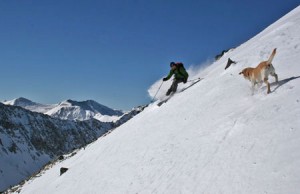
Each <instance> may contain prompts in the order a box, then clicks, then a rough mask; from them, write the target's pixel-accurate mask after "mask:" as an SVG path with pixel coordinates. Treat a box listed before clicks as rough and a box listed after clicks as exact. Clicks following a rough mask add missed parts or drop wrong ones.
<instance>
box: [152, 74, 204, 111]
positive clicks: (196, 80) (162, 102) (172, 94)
mask: <svg viewBox="0 0 300 194" xmlns="http://www.w3.org/2000/svg"><path fill="white" fill-rule="evenodd" d="M202 79H203V78H197V79H195V80H191V81H189V82H192V83H191V84H190V85H189V86H187V87H185V88H183V89H182V90H180V91H179V92H175V93H171V94H170V95H169V96H168V97H167V98H166V99H164V100H162V101H160V102H159V103H157V106H161V105H163V104H164V103H166V102H168V101H169V100H170V99H171V98H172V97H173V96H174V95H175V94H177V93H181V92H183V91H185V90H187V89H189V88H190V87H192V86H193V85H195V84H196V83H198V82H200V81H201V80H202Z"/></svg>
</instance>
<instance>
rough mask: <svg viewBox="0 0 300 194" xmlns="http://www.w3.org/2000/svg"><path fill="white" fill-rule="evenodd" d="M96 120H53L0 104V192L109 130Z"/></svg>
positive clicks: (109, 124)
mask: <svg viewBox="0 0 300 194" xmlns="http://www.w3.org/2000/svg"><path fill="white" fill-rule="evenodd" d="M114 127H115V124H113V123H101V122H99V121H97V120H89V121H78V122H74V121H70V120H60V119H55V118H52V117H50V116H46V115H44V114H41V113H34V112H31V111H28V110H26V109H23V108H21V107H17V106H7V105H3V104H1V103H0V144H1V149H0V156H1V160H0V180H1V181H0V191H2V190H4V189H7V187H8V186H9V185H14V184H16V183H18V182H20V181H21V180H23V179H25V178H26V177H29V176H31V175H32V174H33V173H34V172H36V171H38V170H39V169H40V168H41V167H42V166H43V165H45V164H46V163H48V162H50V161H52V160H53V159H55V158H56V157H58V156H59V155H61V154H65V153H68V152H70V151H72V150H74V149H76V148H80V147H83V146H85V145H87V144H88V143H90V142H92V141H95V140H96V139H97V138H98V137H100V136H101V135H103V134H105V133H106V132H108V131H109V130H111V129H113V128H114Z"/></svg>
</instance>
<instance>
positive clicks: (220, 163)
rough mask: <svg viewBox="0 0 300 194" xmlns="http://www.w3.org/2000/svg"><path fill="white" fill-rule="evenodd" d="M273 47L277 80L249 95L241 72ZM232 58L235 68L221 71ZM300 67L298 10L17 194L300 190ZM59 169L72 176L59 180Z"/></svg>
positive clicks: (288, 191) (265, 55)
mask: <svg viewBox="0 0 300 194" xmlns="http://www.w3.org/2000/svg"><path fill="white" fill-rule="evenodd" d="M275 47H276V48H277V49H278V53H277V55H276V56H275V58H274V61H273V65H274V66H275V69H276V72H277V73H278V75H279V83H278V84H272V85H271V91H272V93H271V94H269V95H267V94H266V88H265V86H263V87H262V88H259V89H257V91H256V92H255V94H254V95H251V90H250V83H249V82H248V81H247V80H244V78H243V77H242V76H240V75H238V73H239V72H240V71H241V70H242V69H243V68H245V67H247V66H256V65H257V64H258V63H259V62H260V61H262V60H266V59H267V58H268V57H269V55H270V53H271V51H272V49H273V48H275ZM228 57H230V58H231V59H233V60H236V61H238V63H237V64H236V65H233V66H231V67H230V68H229V69H227V70H226V71H224V67H225V65H226V62H227V59H228ZM299 61H300V7H297V8H296V9H295V10H293V11H292V12H291V13H289V14H288V15H286V16H284V17H283V18H282V19H280V20H279V21H278V22H276V23H274V24H273V25H271V26H270V27H268V28H267V29H266V30H265V31H263V32H262V33H260V34H258V35H257V36H256V37H254V38H253V39H251V40H249V41H248V42H246V43H245V44H243V45H241V46H240V47H238V48H236V49H234V50H232V51H230V52H228V53H226V54H225V56H223V57H222V58H221V59H220V60H219V61H218V62H215V63H213V64H212V65H211V66H209V67H208V68H206V69H205V70H204V71H201V72H200V73H199V74H198V75H197V76H200V77H204V79H203V80H202V81H201V82H199V83H198V84H196V85H195V86H193V87H191V88H189V89H188V90H186V91H184V92H182V93H178V94H176V95H174V97H173V98H172V99H170V100H169V101H168V102H167V103H166V104H164V105H162V106H161V107H158V106H156V104H155V103H154V104H151V105H150V106H149V107H148V108H146V109H145V110H144V111H143V112H142V113H140V114H139V115H137V116H136V117H135V118H134V119H132V120H130V121H129V122H127V123H125V124H124V125H122V126H121V127H119V128H118V129H116V130H114V131H113V132H112V133H111V134H110V135H108V136H106V137H104V138H100V139H99V140H98V141H96V142H95V143H93V144H91V145H90V146H88V147H87V148H86V149H85V150H82V151H80V152H79V153H78V154H77V155H75V156H74V157H73V158H70V159H68V160H65V161H63V162H61V163H59V164H57V165H55V166H54V167H53V168H52V169H50V170H48V171H46V172H45V173H44V174H43V175H42V176H41V177H39V178H36V179H34V180H31V181H29V182H27V183H26V184H25V185H24V186H23V188H22V190H21V193H30V194H33V193H215V194H217V193H227V194H235V193H236V194H240V193H249V194H250V193H251V194H252V193H278V194H279V193H289V194H296V193H299V189H300V188H299V185H300V168H299V166H300V152H299V150H300V120H299V117H300V88H299V87H300V68H299ZM272 79H273V78H270V81H271V80H272ZM62 166H63V167H68V168H69V171H67V173H65V174H63V175H62V176H59V168H60V167H62Z"/></svg>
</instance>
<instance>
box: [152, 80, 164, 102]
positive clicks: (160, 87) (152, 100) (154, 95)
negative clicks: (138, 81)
mask: <svg viewBox="0 0 300 194" xmlns="http://www.w3.org/2000/svg"><path fill="white" fill-rule="evenodd" d="M163 83H164V81H162V82H161V84H160V86H159V88H158V89H157V92H156V94H155V95H154V97H153V99H152V101H151V102H153V101H154V98H155V97H156V95H157V93H158V91H159V90H160V88H161V86H162V85H163Z"/></svg>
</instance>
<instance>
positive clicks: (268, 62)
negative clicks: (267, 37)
mask: <svg viewBox="0 0 300 194" xmlns="http://www.w3.org/2000/svg"><path fill="white" fill-rule="evenodd" d="M275 54H276V48H274V50H273V52H272V54H271V56H270V58H269V59H268V61H267V64H268V65H269V64H272V61H273V58H274V56H275Z"/></svg>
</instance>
